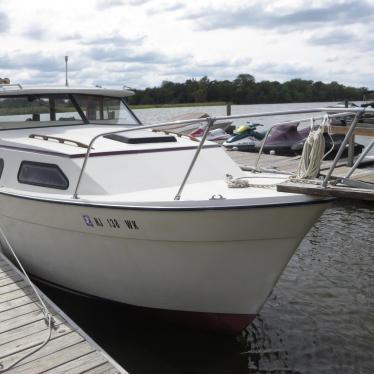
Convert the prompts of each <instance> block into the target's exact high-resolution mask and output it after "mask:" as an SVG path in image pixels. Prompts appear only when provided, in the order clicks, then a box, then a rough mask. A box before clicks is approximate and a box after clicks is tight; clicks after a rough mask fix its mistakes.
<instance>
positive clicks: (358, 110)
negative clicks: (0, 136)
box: [73, 108, 374, 200]
mask: <svg viewBox="0 0 374 374" xmlns="http://www.w3.org/2000/svg"><path fill="white" fill-rule="evenodd" d="M321 112H327V113H334V115H335V116H342V115H343V114H345V115H348V114H351V115H352V114H355V113H361V112H362V108H349V111H347V108H342V109H339V108H310V109H298V110H287V111H278V112H262V113H261V112H260V113H249V114H248V113H247V114H238V115H232V116H218V117H206V118H197V119H190V120H180V121H171V122H162V123H157V124H154V125H146V126H134V127H131V128H128V129H121V130H116V131H108V132H103V133H100V134H98V135H96V136H94V137H93V138H92V139H91V141H90V143H89V144H88V148H87V152H86V155H85V157H84V161H83V164H82V167H81V170H80V173H79V176H78V180H77V183H76V186H75V189H74V194H73V198H74V199H78V191H79V186H80V184H81V181H82V177H83V174H84V172H85V169H86V167H87V162H88V159H89V157H90V154H91V150H92V148H93V144H94V143H95V142H96V140H97V139H99V138H101V137H103V136H106V135H112V134H119V133H126V132H132V131H139V130H147V129H155V128H162V127H165V126H171V125H183V124H186V125H187V124H193V123H202V122H205V131H204V135H203V137H202V139H201V140H200V144H199V146H198V147H197V149H196V152H195V154H194V156H193V158H192V160H191V163H190V164H189V166H188V169H187V172H186V174H185V177H184V178H183V180H182V182H181V185H180V187H179V189H178V192H177V194H176V195H175V197H174V199H175V200H179V199H180V197H181V194H182V191H183V188H184V186H185V185H186V183H187V180H188V178H189V175H190V173H191V171H192V169H193V167H194V165H195V163H196V160H197V158H198V156H199V154H200V151H201V149H202V147H203V145H204V143H205V141H206V138H207V135H208V132H209V129H210V128H211V127H212V126H213V124H214V123H215V122H216V121H221V120H233V119H242V118H254V117H271V116H281V115H291V114H304V113H321ZM365 112H367V113H374V110H371V109H366V111H365ZM291 122H296V121H291ZM286 123H287V122H286ZM288 123H290V121H288ZM274 126H275V125H274ZM274 126H272V128H273V127H274ZM268 135H269V131H268V134H267V136H268ZM347 135H348V134H347ZM347 139H349V137H347ZM261 152H262V150H261ZM257 165H258V162H257Z"/></svg>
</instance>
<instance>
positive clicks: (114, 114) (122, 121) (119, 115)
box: [73, 95, 139, 125]
mask: <svg viewBox="0 0 374 374" xmlns="http://www.w3.org/2000/svg"><path fill="white" fill-rule="evenodd" d="M73 97H74V98H75V100H76V103H77V104H78V106H79V107H80V108H81V110H82V112H83V113H84V115H85V117H86V118H87V120H88V121H89V122H90V123H98V124H109V125H113V124H114V125H139V121H138V120H137V119H136V117H135V116H134V115H133V114H132V113H131V111H130V110H129V108H128V107H127V106H126V105H125V104H124V102H123V101H122V100H121V99H120V98H117V97H105V96H94V95H73Z"/></svg>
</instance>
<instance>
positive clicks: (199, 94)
mask: <svg viewBox="0 0 374 374" xmlns="http://www.w3.org/2000/svg"><path fill="white" fill-rule="evenodd" d="M134 92H135V95H134V96H131V97H129V103H130V104H131V105H138V104H180V103H202V102H227V103H233V104H261V103H289V102H313V101H341V100H362V99H363V96H364V95H365V94H366V93H367V92H368V89H367V88H366V87H360V88H356V87H350V86H344V85H342V84H339V83H338V82H335V81H334V82H330V83H323V82H320V81H318V82H314V81H312V80H304V79H292V80H289V81H287V82H284V83H280V82H277V81H261V82H256V81H255V78H254V77H253V76H252V75H251V74H239V75H238V76H237V77H236V79H234V80H232V81H229V80H222V81H219V80H210V79H209V78H208V77H203V78H201V79H187V80H186V81H185V82H184V83H174V82H170V81H164V82H162V84H161V86H160V87H152V88H146V89H144V90H137V89H135V90H134Z"/></svg>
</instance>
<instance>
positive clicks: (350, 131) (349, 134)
mask: <svg viewBox="0 0 374 374" xmlns="http://www.w3.org/2000/svg"><path fill="white" fill-rule="evenodd" d="M364 111H365V109H362V110H361V111H359V112H357V113H356V115H355V118H354V119H353V121H352V123H351V126H350V128H349V130H348V131H347V134H346V135H345V138H344V140H343V142H342V144H341V146H340V148H339V150H338V152H337V153H336V156H335V158H334V161H333V163H332V164H331V166H330V169H329V171H328V172H327V174H326V176H325V179H324V180H323V182H322V187H323V188H326V187H327V183H328V181H329V180H330V177H331V175H332V173H333V171H334V169H335V167H336V165H337V163H338V161H339V159H340V157H341V155H342V153H343V152H344V149H345V146H346V145H347V143H348V141H349V139H350V138H351V136H352V134H353V131H354V129H355V128H356V125H357V123H358V121H359V120H360V118H361V116H362V114H363V113H364Z"/></svg>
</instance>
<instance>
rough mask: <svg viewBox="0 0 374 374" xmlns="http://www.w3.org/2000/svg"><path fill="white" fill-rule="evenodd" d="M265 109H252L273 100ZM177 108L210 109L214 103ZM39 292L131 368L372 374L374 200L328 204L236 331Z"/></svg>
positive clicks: (151, 115) (165, 112) (191, 373)
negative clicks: (256, 311) (250, 318)
mask: <svg viewBox="0 0 374 374" xmlns="http://www.w3.org/2000/svg"><path fill="white" fill-rule="evenodd" d="M298 105H300V104H295V106H296V107H297V106H298ZM312 105H313V106H314V105H315V104H312ZM256 107H260V106H256ZM264 107H265V108H262V109H261V108H259V109H261V110H269V107H274V106H270V105H267V106H264ZM213 108H215V109H214V110H215V111H217V112H214V113H212V114H214V115H222V114H224V108H223V107H213ZM181 109H183V110H184V112H186V110H187V109H188V110H189V111H209V112H212V110H211V107H209V108H206V107H205V108H181ZM181 109H180V110H178V113H180V112H181V111H182V110H181ZM235 109H236V108H235V107H234V110H233V113H237V111H236V110H235ZM240 109H243V110H247V109H248V108H240ZM257 109H258V108H256V111H257ZM270 110H274V109H273V108H271V109H270ZM259 111H260V110H259ZM159 112H162V113H159ZM174 112H175V115H176V114H177V109H174V108H171V109H162V110H151V111H150V112H146V110H144V111H138V115H139V116H140V117H141V118H142V120H144V121H145V122H147V121H153V120H160V121H161V120H165V119H169V118H170V117H172V115H174ZM156 117H157V118H156ZM249 224H250V223H249ZM43 289H44V290H45V291H46V292H47V293H48V295H49V296H50V297H51V298H52V299H53V300H54V301H55V302H56V303H57V304H59V305H60V306H61V307H62V309H63V310H64V311H65V312H66V313H67V314H69V315H70V316H71V317H72V318H73V319H74V320H75V321H76V322H77V323H78V324H79V325H80V326H81V327H82V328H83V329H84V330H85V331H86V332H88V333H89V334H90V335H91V336H92V337H93V338H94V339H95V340H96V341H97V342H98V343H99V344H100V345H101V346H102V347H103V348H104V349H105V350H106V351H107V352H108V353H109V354H111V355H112V356H113V357H114V358H115V359H116V360H117V361H118V362H119V363H120V364H122V366H123V367H125V368H126V369H127V370H128V371H129V372H130V373H134V374H140V373H142V374H143V373H163V374H169V373H170V374H171V373H186V374H203V373H212V374H213V373H217V374H226V373H227V374H228V373H238V374H240V373H339V374H340V373H352V374H353V373H360V374H373V373H374V204H370V203H357V202H347V203H344V204H342V203H339V204H338V203H336V204H334V205H333V206H332V207H331V208H329V209H328V210H326V212H325V213H324V214H323V215H322V217H321V218H320V220H319V221H318V222H317V223H316V224H315V225H314V226H313V227H312V229H311V230H310V232H309V233H308V235H307V236H306V237H305V239H304V240H303V242H302V243H301V245H300V246H299V249H298V250H297V252H296V254H295V255H294V256H293V258H292V259H291V261H290V263H289V264H288V266H287V268H286V270H285V272H284V273H283V275H282V277H281V278H280V280H279V282H278V284H277V286H276V287H275V289H274V291H273V293H272V295H271V296H270V297H269V299H268V300H267V302H266V303H265V305H264V307H263V309H262V311H261V313H260V315H259V317H258V318H257V319H256V320H255V322H254V323H253V324H252V325H251V326H249V327H248V328H247V329H246V330H245V331H243V332H242V333H241V334H240V335H239V336H236V337H229V336H220V335H215V334H212V333H206V332H201V331H193V330H191V329H187V328H183V327H182V326H179V325H175V324H172V323H170V322H166V321H162V320H160V319H158V318H157V317H155V316H154V315H152V314H149V313H139V312H138V311H135V310H132V309H129V308H126V307H123V306H120V305H117V304H111V303H105V302H98V301H95V300H89V299H85V298H82V297H79V296H74V295H70V294H66V293H64V292H62V291H57V290H53V289H50V288H46V287H43Z"/></svg>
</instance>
